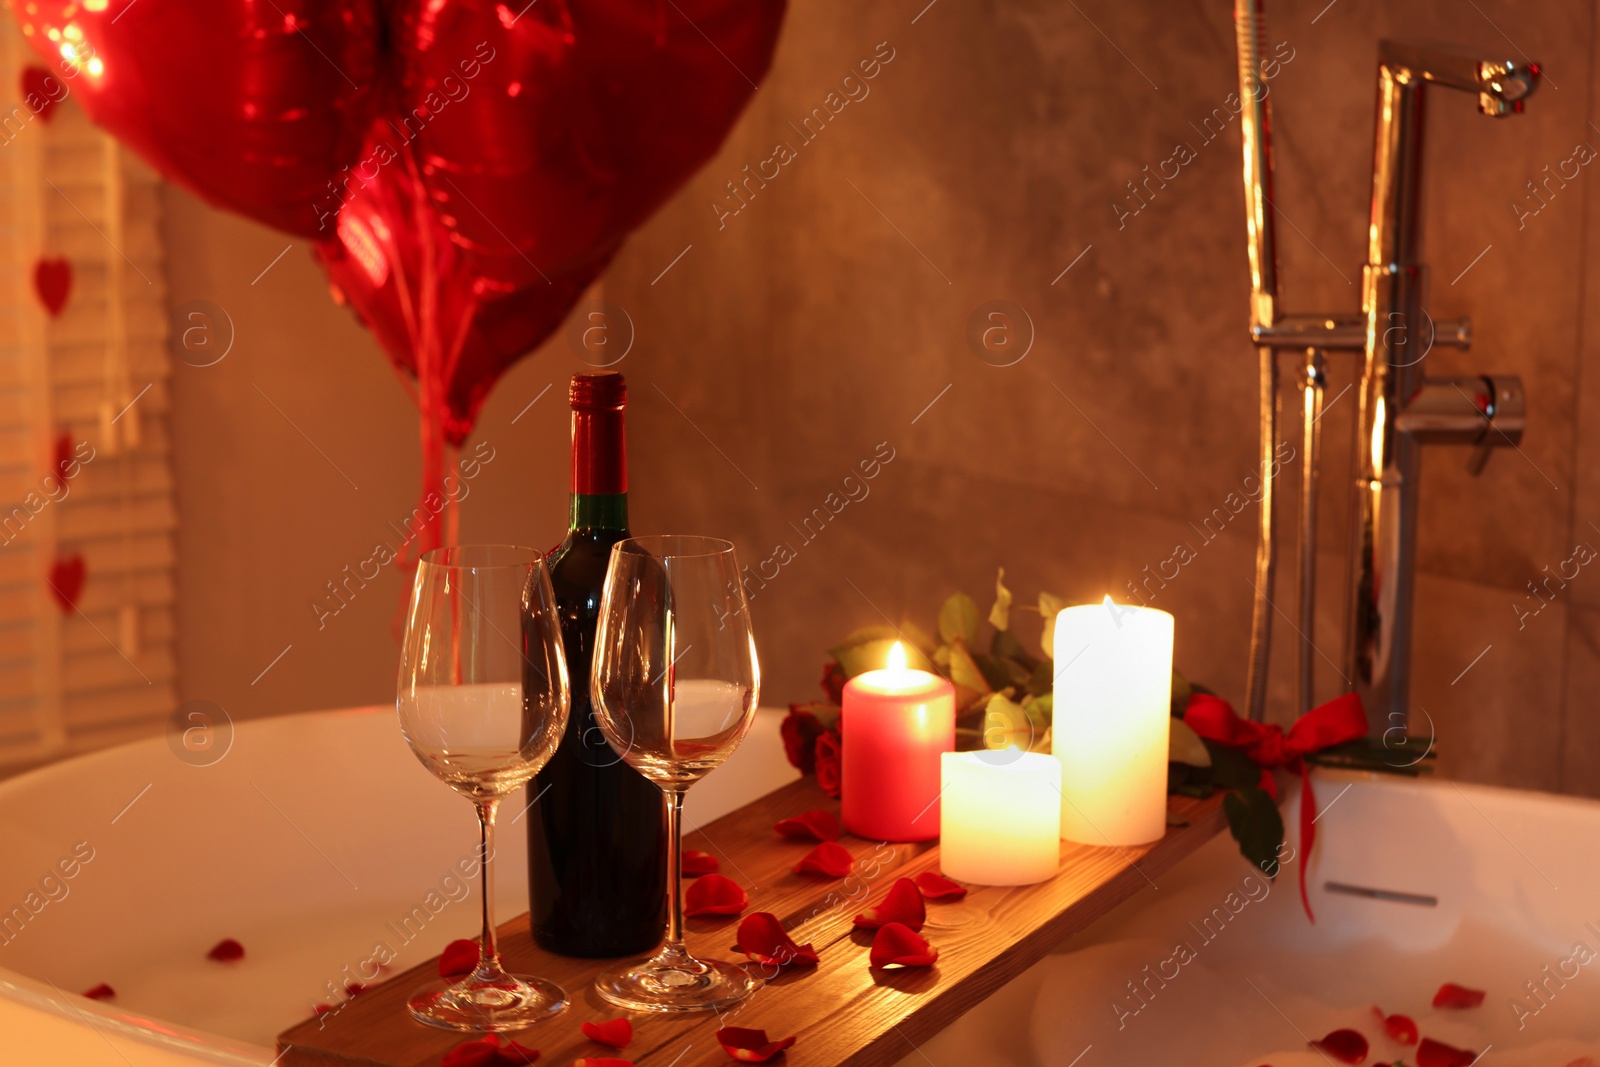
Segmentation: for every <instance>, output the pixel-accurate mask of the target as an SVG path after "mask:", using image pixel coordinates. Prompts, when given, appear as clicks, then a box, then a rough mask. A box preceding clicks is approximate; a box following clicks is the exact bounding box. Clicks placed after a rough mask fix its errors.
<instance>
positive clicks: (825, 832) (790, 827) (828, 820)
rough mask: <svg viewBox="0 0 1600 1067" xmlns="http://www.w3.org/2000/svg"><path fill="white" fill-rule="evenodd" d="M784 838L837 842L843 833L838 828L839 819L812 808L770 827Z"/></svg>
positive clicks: (830, 813) (819, 809)
mask: <svg viewBox="0 0 1600 1067" xmlns="http://www.w3.org/2000/svg"><path fill="white" fill-rule="evenodd" d="M772 828H773V829H774V830H776V831H778V833H779V834H780V835H782V836H784V837H792V838H794V839H796V840H800V841H804V840H807V839H810V840H812V841H837V840H839V835H840V834H841V833H842V832H843V831H842V829H841V828H840V826H839V818H838V816H836V815H834V814H833V812H831V811H823V810H822V809H821V808H812V809H811V810H810V811H808V812H804V813H802V814H800V815H796V816H794V817H792V818H788V819H779V820H778V822H777V824H776V825H774V826H773V827H772Z"/></svg>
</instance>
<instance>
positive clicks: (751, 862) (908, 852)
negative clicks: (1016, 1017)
mask: <svg viewBox="0 0 1600 1067" xmlns="http://www.w3.org/2000/svg"><path fill="white" fill-rule="evenodd" d="M811 808H826V809H829V810H831V811H833V812H834V813H835V814H837V812H838V802H837V801H835V800H830V799H829V798H828V797H827V796H825V795H824V794H823V793H822V792H821V791H820V790H819V789H817V786H816V782H815V780H814V779H811V778H805V779H802V780H801V781H798V782H795V783H793V784H791V785H788V786H785V787H783V788H782V789H779V790H777V791H775V792H773V793H769V794H768V795H767V796H764V797H762V798H761V799H759V800H756V801H754V802H753V803H751V804H749V805H747V806H745V807H743V808H740V809H739V810H738V811H735V812H731V813H730V814H728V815H726V816H724V817H723V818H721V819H718V820H717V821H716V822H714V823H712V824H711V825H709V826H707V827H705V828H704V829H703V830H701V831H699V832H696V833H694V834H690V835H688V836H687V837H686V838H685V847H687V848H695V849H701V850H703V851H706V852H710V853H712V854H713V855H715V856H717V857H718V858H719V859H720V860H721V862H722V872H721V873H723V874H725V875H727V876H728V877H730V878H732V879H733V880H734V881H736V882H738V883H739V884H740V885H742V886H744V888H745V890H746V892H748V893H749V895H750V907H749V909H747V911H746V914H749V912H751V911H770V912H773V913H774V914H776V915H777V916H778V918H779V919H780V920H782V922H783V924H784V926H785V927H786V928H787V929H788V930H789V932H790V936H792V937H793V938H794V939H795V941H796V942H798V943H800V944H806V943H808V942H809V943H811V944H813V945H815V946H816V949H817V951H818V953H819V954H820V955H821V960H822V962H821V964H820V965H819V966H817V967H813V968H804V969H797V970H792V971H786V972H784V973H782V974H781V975H779V976H778V977H776V978H775V979H773V980H771V981H768V982H767V983H766V984H765V985H764V986H763V987H762V988H761V989H759V990H757V991H756V992H755V993H754V994H753V995H752V996H751V997H749V998H747V999H746V1000H745V1001H744V1002H742V1003H741V1004H739V1005H738V1006H736V1007H735V1008H733V1009H731V1010H730V1011H728V1012H726V1013H724V1014H723V1015H722V1016H721V1017H720V1018H719V1017H718V1016H717V1015H715V1014H713V1013H710V1012H707V1013H703V1014H696V1015H691V1016H687V1017H669V1016H659V1015H633V1016H632V1019H633V1024H634V1040H633V1044H631V1045H630V1046H629V1047H628V1048H627V1049H626V1050H625V1051H623V1052H615V1051H612V1050H609V1049H606V1048H604V1047H603V1046H600V1045H596V1044H594V1043H593V1042H590V1041H587V1040H585V1039H584V1038H583V1036H582V1035H581V1033H580V1032H579V1029H578V1027H579V1024H580V1023H582V1022H585V1021H589V1020H599V1019H609V1018H614V1017H616V1016H617V1015H619V1014H621V1013H619V1012H618V1011H617V1010H616V1009H614V1008H612V1007H611V1006H610V1005H608V1004H606V1003H604V1002H603V1001H601V1000H600V999H599V998H598V997H597V996H596V995H595V993H594V991H593V989H592V986H591V983H592V982H593V980H594V977H595V975H596V974H598V973H599V972H600V971H602V970H605V969H608V968H610V967H611V966H613V965H614V962H613V961H607V960H575V959H567V958H564V957H559V956H552V955H550V954H548V953H545V952H543V951H542V950H540V949H538V948H536V947H535V946H534V944H533V940H532V938H531V937H530V936H529V934H528V917H527V915H525V914H524V915H522V916H519V917H518V918H516V919H513V920H512V921H511V922H509V923H506V924H505V925H503V926H502V927H500V939H501V940H500V946H501V953H502V955H503V956H504V957H505V960H506V966H507V969H508V970H511V971H513V972H514V973H519V974H536V975H539V976H540V977H543V978H548V979H551V980H552V981H555V982H558V983H559V984H560V985H561V986H562V987H563V988H565V989H566V991H567V995H568V998H569V999H570V1001H571V1002H572V1007H571V1008H570V1009H569V1010H568V1011H567V1012H565V1013H564V1014H563V1015H561V1016H560V1017H558V1018H557V1019H554V1020H551V1021H549V1022H546V1023H542V1024H540V1025H538V1026H535V1027H532V1028H530V1029H528V1030H526V1031H523V1032H521V1033H519V1034H516V1035H514V1036H515V1037H516V1038H517V1040H519V1041H520V1042H522V1043H523V1044H524V1045H528V1046H530V1047H533V1048H538V1049H540V1050H541V1051H542V1052H543V1056H542V1057H541V1059H540V1062H541V1063H546V1064H551V1065H553V1067H566V1065H568V1064H570V1063H571V1062H572V1061H573V1060H575V1059H578V1058H580V1057H584V1056H606V1055H611V1056H624V1057H627V1058H628V1059H630V1060H632V1061H633V1062H634V1063H636V1064H639V1065H640V1067H704V1065H711V1064H729V1063H731V1062H732V1061H731V1060H730V1059H729V1058H728V1057H727V1056H726V1054H724V1053H723V1051H722V1049H721V1047H720V1046H719V1045H718V1044H717V1042H716V1038H715V1031H716V1029H717V1028H718V1027H719V1026H747V1027H755V1028H758V1029H763V1030H766V1031H767V1033H768V1035H769V1036H770V1037H772V1038H779V1037H787V1036H789V1035H791V1034H793V1035H795V1036H796V1037H797V1038H798V1040H797V1041H796V1043H795V1045H794V1047H793V1048H791V1049H790V1050H789V1051H788V1052H787V1053H786V1054H785V1055H786V1062H787V1063H788V1064H790V1065H791V1067H810V1065H817V1067H836V1065H844V1067H880V1065H885V1064H893V1063H896V1062H898V1061H899V1060H900V1059H902V1058H904V1057H905V1056H907V1055H910V1054H911V1053H912V1052H913V1051H914V1050H915V1046H916V1045H919V1044H921V1043H922V1042H923V1041H925V1040H927V1039H928V1038H929V1037H932V1036H933V1035H934V1034H936V1033H938V1032H939V1031H940V1030H942V1029H943V1028H944V1027H946V1026H948V1025H949V1024H950V1023H951V1022H952V1021H954V1020H955V1019H956V1018H957V1017H958V1016H960V1015H961V1014H963V1013H964V1012H966V1011H967V1010H968V1009H970V1008H972V1007H973V1006H974V1005H976V1004H978V1003H979V1002H980V1001H982V1000H983V999H984V998H985V997H987V996H988V995H989V994H991V993H993V992H994V991H995V990H997V989H999V988H1000V986H1002V985H1004V984H1005V983H1006V982H1008V981H1010V980H1011V979H1012V978H1015V977H1016V976H1017V975H1019V974H1021V973H1022V972H1023V971H1024V970H1026V969H1027V968H1028V967H1029V966H1031V965H1032V964H1034V963H1035V962H1037V961H1038V960H1039V959H1041V958H1042V957H1043V956H1044V955H1045V954H1046V953H1047V952H1049V951H1050V949H1051V948H1052V947H1054V946H1055V945H1056V944H1057V943H1058V942H1059V941H1061V939H1062V938H1064V937H1066V936H1067V935H1069V934H1072V933H1075V932H1076V931H1078V930H1081V929H1083V928H1084V927H1086V926H1088V925H1089V924H1090V923H1092V922H1093V921H1094V920H1095V919H1097V918H1099V917H1100V916H1101V915H1104V914H1105V913H1106V912H1108V911H1110V910H1111V909H1112V908H1114V907H1116V905H1117V904H1119V903H1121V902H1122V901H1124V900H1126V899H1128V898H1129V897H1131V896H1133V895H1134V894H1135V893H1137V892H1139V891H1140V890H1142V889H1144V888H1146V887H1147V886H1148V885H1150V884H1151V882H1150V879H1151V878H1153V877H1154V876H1156V875H1158V874H1160V873H1161V872H1162V871H1165V870H1167V869H1169V868H1170V867H1172V866H1173V865H1174V864H1175V863H1177V862H1178V861H1179V860H1181V859H1183V858H1184V857H1185V856H1187V855H1189V854H1190V853H1192V852H1193V851H1195V850H1196V849H1197V848H1199V847H1200V846H1201V845H1203V844H1205V842H1207V841H1209V840H1210V839H1211V838H1212V837H1213V836H1214V835H1215V834H1217V833H1218V832H1219V831H1220V830H1221V829H1222V828H1223V827H1224V826H1225V825H1226V821H1225V819H1224V817H1223V815H1222V805H1221V798H1220V797H1213V798H1211V799H1210V800H1204V801H1197V800H1190V799H1187V798H1183V797H1172V798H1171V801H1170V810H1171V812H1172V815H1173V816H1174V818H1175V819H1177V820H1183V821H1186V822H1187V825H1186V826H1177V827H1173V828H1170V829H1168V831H1167V834H1166V836H1165V837H1164V838H1163V839H1162V840H1161V841H1159V842H1157V843H1156V844H1154V845H1148V846H1143V847H1140V848H1128V849H1119V848H1109V847H1107V848H1095V847H1089V846H1084V845H1074V844H1069V843H1066V842H1063V843H1062V846H1061V870H1060V871H1059V872H1058V873H1057V875H1056V876H1055V878H1053V879H1052V880H1050V881H1048V882H1044V883H1041V884H1039V885H1033V886H1020V887H1014V888H999V887H983V886H974V887H971V891H970V892H968V894H967V895H966V896H965V897H964V898H962V899H961V900H958V901H953V902H944V901H930V902H929V903H928V923H927V926H926V927H925V928H924V930H923V936H925V937H926V938H928V940H929V941H931V942H932V943H933V945H934V946H935V947H936V948H938V950H939V960H938V962H937V963H936V964H935V965H934V966H932V967H924V968H914V969H904V970H900V969H889V970H874V969H872V968H870V967H869V966H868V963H867V953H868V948H869V946H870V945H871V943H872V939H871V934H870V932H864V931H857V930H854V929H853V926H852V923H853V920H854V918H855V916H856V915H857V914H858V913H859V912H860V911H861V910H862V909H863V908H864V907H866V906H867V905H868V904H869V903H876V902H877V901H878V900H880V899H881V898H882V896H883V894H884V892H885V891H887V889H888V888H889V886H890V885H891V884H893V882H894V880H895V879H896V878H902V877H909V876H912V875H915V874H918V873H919V872H921V871H927V870H935V871H936V870H938V867H939V850H938V845H937V844H936V843H931V844H921V845H890V844H885V843H882V842H875V841H863V840H861V839H859V838H855V837H851V836H849V835H846V836H845V837H844V838H843V839H842V840H841V841H840V844H842V845H844V846H845V847H846V848H847V849H849V850H850V852H851V853H852V854H853V855H854V856H855V859H856V864H855V871H854V873H853V874H851V875H850V876H849V877H847V878H842V879H830V878H819V877H816V876H806V875H797V874H795V873H794V872H793V870H792V868H793V866H794V864H795V863H796V862H797V861H798V860H799V859H800V857H801V856H803V855H805V853H806V852H807V851H808V849H809V848H810V847H811V843H809V842H802V841H790V840H786V839H784V838H781V837H779V836H778V835H777V834H776V833H774V832H773V830H772V826H773V824H774V823H775V822H777V821H778V820H779V819H782V818H785V817H787V816H790V815H798V814H800V813H801V812H804V811H807V810H809V809H811ZM738 923H739V918H738V917H736V916H734V917H726V918H702V919H690V920H688V922H687V940H688V944H689V950H690V952H693V953H695V954H697V955H702V956H706V957H708V958H714V959H724V960H742V959H743V957H742V956H739V955H738V954H737V953H736V952H735V951H734V947H733V946H734V931H735V929H736V928H737V926H738ZM751 966H752V967H754V966H755V965H754V964H752V965H751ZM437 974H438V969H437V962H436V961H433V960H430V961H429V962H427V963H425V964H422V965H420V966H418V967H415V968H413V969H411V970H409V971H407V972H405V973H403V974H400V975H397V976H396V977H394V978H391V979H389V980H388V981H386V982H384V983H383V984H382V985H379V986H375V987H373V988H370V989H368V990H367V991H365V992H363V993H362V994H360V995H359V996H357V997H355V998H353V999H351V1000H348V1001H346V1002H345V1003H344V1005H343V1006H342V1007H341V1008H340V1009H339V1010H338V1011H336V1012H332V1013H329V1014H325V1015H322V1016H320V1017H317V1018H313V1019H308V1020H306V1021H305V1022H303V1023H300V1024H299V1025H297V1026H295V1027H292V1028H291V1029H289V1030H286V1031H284V1032H283V1033H282V1034H280V1035H279V1036H278V1051H280V1052H282V1053H283V1055H282V1057H281V1058H280V1059H279V1060H278V1063H279V1064H282V1065H283V1067H330V1065H335V1064H338V1065H356V1067H431V1065H436V1064H438V1062H439V1059H440V1057H441V1056H443V1055H444V1054H445V1052H447V1051H448V1050H449V1049H450V1048H452V1047H453V1046H454V1045H456V1044H457V1043H459V1042H461V1041H462V1040H465V1039H467V1038H469V1037H471V1036H472V1035H469V1034H457V1033H451V1032H448V1031H443V1030H436V1029H433V1028H432V1027H428V1026H423V1025H422V1024H420V1023H417V1022H415V1021H413V1020H412V1019H411V1017H410V1015H409V1014H408V1013H407V1012H406V1008H405V1001H406V998H407V997H408V996H409V995H410V994H411V992H412V991H413V990H415V989H416V988H417V987H418V986H420V985H423V984H424V983H426V982H428V981H430V980H431V979H433V978H435V977H436V976H437Z"/></svg>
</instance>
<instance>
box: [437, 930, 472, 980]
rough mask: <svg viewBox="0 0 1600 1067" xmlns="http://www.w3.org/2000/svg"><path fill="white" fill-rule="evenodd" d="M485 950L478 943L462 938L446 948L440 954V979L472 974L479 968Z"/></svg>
mask: <svg viewBox="0 0 1600 1067" xmlns="http://www.w3.org/2000/svg"><path fill="white" fill-rule="evenodd" d="M482 952H483V949H482V948H481V947H480V946H479V944H478V943H477V942H476V941H473V940H471V939H470V938H465V937H460V938H457V939H456V940H454V941H452V942H450V943H449V944H448V945H446V946H445V947H444V951H443V952H441V953H439V977H440V978H460V977H461V976H462V975H464V974H471V973H472V971H473V968H475V967H477V966H478V957H479V956H480V955H481V954H482Z"/></svg>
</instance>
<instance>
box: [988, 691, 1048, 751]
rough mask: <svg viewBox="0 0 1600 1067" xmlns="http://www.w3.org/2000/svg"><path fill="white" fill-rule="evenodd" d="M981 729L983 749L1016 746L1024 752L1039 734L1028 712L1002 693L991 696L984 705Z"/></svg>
mask: <svg viewBox="0 0 1600 1067" xmlns="http://www.w3.org/2000/svg"><path fill="white" fill-rule="evenodd" d="M983 727H984V729H983V747H984V748H1006V747H1007V746H1010V745H1016V746H1017V747H1018V748H1020V749H1022V750H1023V751H1024V752H1026V751H1028V750H1029V749H1030V748H1032V747H1033V743H1034V741H1035V739H1036V738H1037V737H1038V734H1039V730H1038V727H1037V726H1036V725H1035V724H1034V722H1033V718H1032V716H1030V715H1029V714H1028V710H1027V709H1026V708H1024V707H1023V706H1022V705H1021V704H1018V703H1016V702H1015V701H1014V700H1012V699H1011V698H1009V697H1007V696H1006V695H1005V694H1004V693H995V694H993V695H992V696H990V697H989V702H988V703H987V704H985V705H984V708H983Z"/></svg>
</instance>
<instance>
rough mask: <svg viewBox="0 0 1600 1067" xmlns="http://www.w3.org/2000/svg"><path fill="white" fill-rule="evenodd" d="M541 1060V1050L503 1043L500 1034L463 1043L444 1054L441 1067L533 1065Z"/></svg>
mask: <svg viewBox="0 0 1600 1067" xmlns="http://www.w3.org/2000/svg"><path fill="white" fill-rule="evenodd" d="M538 1058H539V1050H538V1049H536V1048H529V1047H528V1046H526V1045H519V1044H518V1043H517V1042H515V1041H512V1040H509V1039H508V1040H507V1041H505V1043H503V1044H502V1043H501V1041H500V1035H499V1034H485V1035H483V1036H482V1037H480V1038H477V1039H475V1040H472V1041H463V1042H461V1044H459V1045H457V1046H456V1047H455V1048H453V1049H451V1050H450V1051H449V1052H446V1053H445V1054H444V1057H443V1058H442V1059H440V1060H439V1067H501V1065H502V1064H519V1063H532V1062H534V1061H535V1060H537V1059H538Z"/></svg>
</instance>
